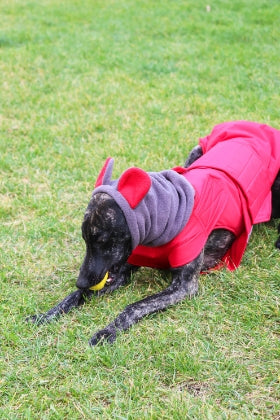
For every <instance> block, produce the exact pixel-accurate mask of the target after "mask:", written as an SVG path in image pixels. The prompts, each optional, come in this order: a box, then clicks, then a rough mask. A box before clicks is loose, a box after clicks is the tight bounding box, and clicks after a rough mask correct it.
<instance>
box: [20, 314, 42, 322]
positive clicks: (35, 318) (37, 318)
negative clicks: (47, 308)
mask: <svg viewBox="0 0 280 420" xmlns="http://www.w3.org/2000/svg"><path fill="white" fill-rule="evenodd" d="M25 321H26V322H31V323H32V324H37V325H39V324H43V323H44V322H46V320H45V318H44V315H43V314H37V315H30V316H28V317H27V318H25Z"/></svg>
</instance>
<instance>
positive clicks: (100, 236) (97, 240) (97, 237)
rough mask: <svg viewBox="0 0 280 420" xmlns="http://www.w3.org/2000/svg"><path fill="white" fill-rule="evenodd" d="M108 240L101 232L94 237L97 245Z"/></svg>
mask: <svg viewBox="0 0 280 420" xmlns="http://www.w3.org/2000/svg"><path fill="white" fill-rule="evenodd" d="M108 240H109V235H108V233H106V232H103V233H101V234H99V235H97V236H96V237H95V242H97V243H98V244H105V243H106V242H108Z"/></svg>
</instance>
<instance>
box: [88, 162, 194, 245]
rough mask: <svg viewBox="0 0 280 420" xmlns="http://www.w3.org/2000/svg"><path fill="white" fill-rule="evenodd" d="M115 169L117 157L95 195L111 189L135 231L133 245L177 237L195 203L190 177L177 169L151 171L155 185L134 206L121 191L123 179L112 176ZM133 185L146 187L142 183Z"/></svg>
mask: <svg viewBox="0 0 280 420" xmlns="http://www.w3.org/2000/svg"><path fill="white" fill-rule="evenodd" d="M112 169H113V159H112V160H111V161H110V162H109V165H108V167H107V169H106V171H105V174H104V176H103V181H102V185H100V186H98V187H97V188H95V189H94V191H93V195H95V194H97V193H101V192H102V193H107V194H109V195H110V196H111V197H112V198H113V199H114V200H115V201H116V202H117V204H118V205H119V206H120V208H121V209H122V211H123V213H124V216H125V218H126V221H127V224H128V227H129V230H130V233H131V237H132V249H134V248H136V246H137V245H147V246H160V245H164V244H166V243H168V242H170V241H171V240H172V239H174V238H175V236H177V235H178V234H179V233H180V232H181V230H182V229H183V228H184V227H185V225H186V223H187V221H188V220H189V217H190V215H191V212H192V209H193V205H194V194H195V193H194V188H193V186H192V185H191V184H190V183H189V182H188V181H187V180H186V178H185V177H184V176H182V175H180V174H178V173H177V172H175V171H174V170H166V171H162V172H147V173H146V174H147V175H148V176H149V177H150V179H151V186H150V188H149V190H148V192H147V193H146V194H145V195H144V197H143V199H142V200H141V201H140V202H139V204H138V205H137V206H136V207H135V208H134V209H133V208H131V206H130V204H129V203H128V201H127V200H126V199H125V197H124V196H123V195H122V194H121V192H120V191H118V183H119V179H117V180H111V174H112ZM120 178H121V177H120ZM130 182H131V183H132V182H133V180H131V181H130ZM133 188H142V186H141V183H140V185H139V184H136V183H135V185H133Z"/></svg>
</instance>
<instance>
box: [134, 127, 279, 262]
mask: <svg viewBox="0 0 280 420" xmlns="http://www.w3.org/2000/svg"><path fill="white" fill-rule="evenodd" d="M200 145H201V146H202V149H203V152H204V155H203V156H202V157H201V158H200V159H198V160H197V161H196V162H194V163H193V164H192V165H191V166H190V167H189V168H188V169H185V168H180V167H179V168H175V169H174V170H176V172H178V173H180V174H182V175H183V176H185V177H186V179H187V180H189V181H190V183H191V184H192V185H193V187H194V188H195V204H194V209H193V212H192V214H191V217H190V219H189V221H188V223H187V224H186V226H185V228H184V229H183V230H182V231H181V232H180V234H179V235H178V236H177V237H175V238H174V239H173V240H172V241H170V242H169V243H168V244H166V245H163V246H160V247H146V246H141V245H139V246H138V247H137V248H136V249H135V250H134V251H133V253H132V255H131V256H130V257H129V259H128V262H129V263H131V264H135V265H139V266H148V267H155V268H164V269H165V268H170V267H180V266H181V265H184V264H187V263H189V262H190V261H192V260H193V259H194V258H195V257H197V256H198V255H199V253H200V251H201V250H202V248H203V247H204V245H205V243H206V241H207V238H208V236H209V234H210V233H211V231H213V230H214V229H218V228H225V229H228V230H230V231H231V232H233V233H234V234H235V236H236V240H235V241H234V243H233V245H232V247H231V248H230V250H229V251H228V252H227V254H226V255H225V256H224V258H223V261H224V263H225V264H226V266H227V267H228V268H229V269H230V270H234V269H235V268H237V267H238V266H239V264H240V262H241V259H242V256H243V253H244V251H245V248H246V245H247V241H248V238H249V235H250V232H251V229H252V225H253V224H255V223H260V222H265V221H267V220H269V219H270V215H271V186H272V183H273V181H274V179H275V177H276V175H277V173H278V171H279V168H280V131H278V130H276V129H273V128H271V127H268V126H266V125H261V124H257V123H251V122H245V121H238V122H234V123H224V124H220V125H218V126H216V127H215V128H214V130H213V131H212V133H211V134H210V135H209V136H207V137H204V138H203V139H201V140H200Z"/></svg>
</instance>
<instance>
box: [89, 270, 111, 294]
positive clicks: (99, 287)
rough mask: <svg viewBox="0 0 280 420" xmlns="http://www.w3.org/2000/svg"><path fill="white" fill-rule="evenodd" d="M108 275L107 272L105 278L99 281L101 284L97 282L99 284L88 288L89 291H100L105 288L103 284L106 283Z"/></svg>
mask: <svg viewBox="0 0 280 420" xmlns="http://www.w3.org/2000/svg"><path fill="white" fill-rule="evenodd" d="M108 275H109V273H108V271H107V273H106V274H105V276H104V278H103V279H102V280H101V282H99V283H97V284H95V285H94V286H91V287H90V290H101V289H103V287H104V286H105V283H106V281H107V279H108Z"/></svg>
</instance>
